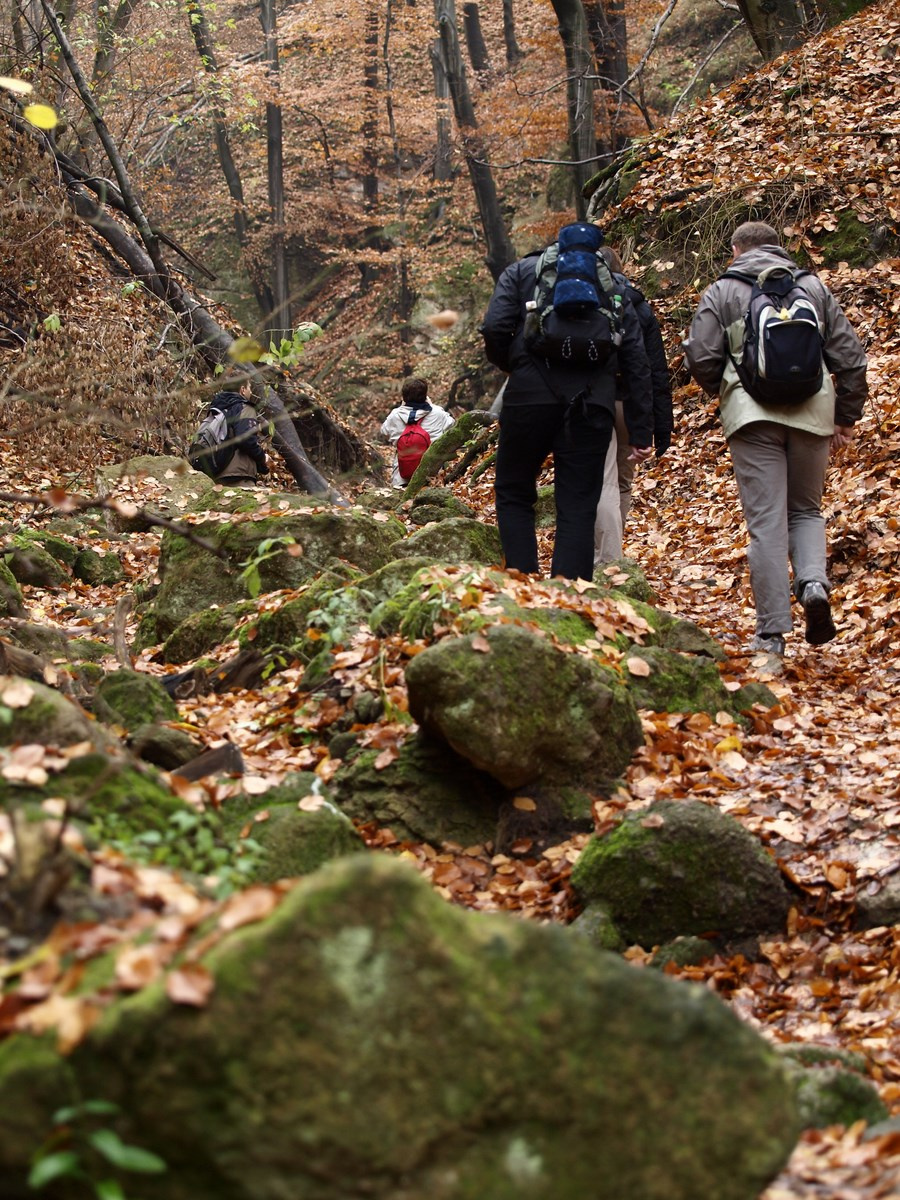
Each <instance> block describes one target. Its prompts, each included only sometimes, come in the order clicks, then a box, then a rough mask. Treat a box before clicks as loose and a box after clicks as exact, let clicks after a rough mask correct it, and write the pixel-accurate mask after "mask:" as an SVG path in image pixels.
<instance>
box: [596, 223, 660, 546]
mask: <svg viewBox="0 0 900 1200" xmlns="http://www.w3.org/2000/svg"><path fill="white" fill-rule="evenodd" d="M600 253H601V254H602V255H603V257H604V259H605V260H606V263H607V265H608V266H609V269H610V270H611V271H612V272H613V278H614V279H615V280H616V282H617V283H620V284H621V285H622V287H623V288H624V291H625V295H626V296H627V297H628V299H629V300H630V301H631V303H632V305H633V306H634V311H635V312H636V313H637V318H638V321H639V323H640V326H641V336H642V337H643V339H644V349H645V350H646V351H647V359H648V361H649V363H650V384H651V389H652V392H653V446H654V448H655V450H656V457H657V458H662V456H663V455H664V454H665V452H666V451H667V450H668V449H669V446H670V445H671V442H672V429H673V425H674V420H673V415H672V381H671V378H670V375H669V363H668V360H667V358H666V347H665V344H664V342H663V337H662V332H661V330H660V328H659V322H658V321H657V319H656V315H655V314H654V312H653V309H652V308H651V307H650V305H649V304H648V303H647V300H646V298H645V296H644V294H643V292H641V291H640V290H639V289H638V288H636V287H635V286H634V285H633V284H632V283H630V282H629V281H628V279H627V277H626V275H625V272H624V268H623V266H622V260H621V259H620V258H619V255H618V254H617V253H616V251H615V250H614V249H613V248H612V246H602V247H601V249H600ZM616 384H617V387H618V398H617V400H616V426H615V430H614V433H613V438H612V440H611V442H610V448H609V450H608V451H607V456H606V470H605V472H604V477H603V491H602V493H601V494H600V503H599V504H598V505H597V519H596V522H595V524H594V565H595V566H597V565H599V564H600V563H603V562H613V561H615V560H616V559H619V558H621V557H622V532H623V529H624V526H625V520H626V518H627V516H628V512H629V509H630V508H631V489H632V483H633V481H634V469H635V467H636V466H637V460H636V459H635V458H634V457H633V456H632V455H631V453H630V447H629V445H628V429H627V426H626V424H625V407H626V405H628V403H629V395H630V390H631V389H630V383H629V380H628V377H627V375H626V374H625V373H624V372H623V371H622V370H621V369H620V370H619V373H618V376H617V378H616Z"/></svg>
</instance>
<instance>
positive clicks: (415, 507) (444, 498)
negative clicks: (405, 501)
mask: <svg viewBox="0 0 900 1200" xmlns="http://www.w3.org/2000/svg"><path fill="white" fill-rule="evenodd" d="M421 509H427V510H428V511H429V512H432V511H437V510H440V512H441V514H442V515H441V516H440V517H437V518H431V517H430V518H429V519H430V520H435V519H436V520H445V519H446V518H447V517H474V516H475V512H474V510H473V509H472V508H471V507H470V506H469V505H468V504H466V503H465V502H464V501H462V500H460V499H459V497H458V496H455V495H454V494H453V492H452V491H451V490H450V488H447V487H425V488H422V490H421V491H420V492H419V493H418V494H417V496H416V497H415V499H414V500H413V502H412V505H411V506H410V510H409V511H410V519H411V520H413V521H414V522H415V524H417V525H424V524H425V521H423V520H421V519H420V518H417V517H416V515H415V514H416V513H417V512H419V511H420V510H421Z"/></svg>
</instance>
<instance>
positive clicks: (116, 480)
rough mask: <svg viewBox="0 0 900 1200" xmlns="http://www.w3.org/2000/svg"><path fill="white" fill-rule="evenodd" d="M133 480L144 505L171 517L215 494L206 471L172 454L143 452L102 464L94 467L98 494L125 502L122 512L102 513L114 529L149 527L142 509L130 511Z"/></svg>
mask: <svg viewBox="0 0 900 1200" xmlns="http://www.w3.org/2000/svg"><path fill="white" fill-rule="evenodd" d="M135 482H136V483H139V484H140V494H141V497H142V500H143V502H144V503H145V505H146V507H147V508H148V509H150V510H152V511H154V512H158V513H162V514H163V516H166V517H169V518H170V519H173V518H174V519H177V518H178V517H180V516H182V515H183V514H184V513H185V512H188V511H190V510H191V509H192V507H193V506H194V505H196V504H197V503H198V502H199V503H202V502H203V500H204V498H206V497H210V496H212V495H214V494H215V484H214V483H213V481H212V480H211V479H210V478H209V476H208V475H204V474H203V473H202V472H201V471H194V470H192V469H191V467H190V464H189V463H188V462H187V460H186V459H184V458H177V457H175V456H174V455H165V454H142V455H139V456H138V457H137V458H130V459H128V460H127V461H126V462H121V463H115V464H113V465H112V466H108V467H101V468H100V469H99V470H98V471H97V493H98V495H100V496H105V497H108V498H109V499H111V500H118V501H121V502H122V504H123V506H124V507H123V509H122V511H121V512H118V511H109V510H107V512H106V513H105V519H106V522H107V524H108V525H109V526H110V527H111V528H113V529H118V530H122V531H125V532H129V533H131V532H136V531H139V530H143V529H150V528H152V525H151V522H149V521H148V520H147V519H146V518H145V517H144V516H143V514H142V513H140V512H133V511H132V508H133V507H134V505H133V491H132V488H133V483H135ZM220 490H221V489H220Z"/></svg>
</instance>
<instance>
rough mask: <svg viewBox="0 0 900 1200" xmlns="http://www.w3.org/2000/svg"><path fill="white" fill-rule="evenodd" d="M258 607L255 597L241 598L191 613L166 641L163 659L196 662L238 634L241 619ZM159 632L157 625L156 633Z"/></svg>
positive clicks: (173, 661)
mask: <svg viewBox="0 0 900 1200" xmlns="http://www.w3.org/2000/svg"><path fill="white" fill-rule="evenodd" d="M255 611H256V604H255V602H254V601H253V600H238V601H237V602H236V603H235V604H226V605H225V607H224V608H219V607H214V608H206V609H203V610H202V611H200V612H195V613H191V615H190V616H189V617H185V619H184V620H183V621H182V622H181V623H180V624H179V625H178V626H177V627H176V628H175V629H174V630H173V631H172V633H170V634H169V636H168V637H167V638H166V640H165V642H164V643H163V648H162V660H163V662H166V663H187V662H193V661H194V659H196V658H200V656H201V655H203V654H208V653H209V652H210V651H211V650H213V649H215V647H216V646H219V645H221V643H222V642H227V641H230V640H231V638H233V637H234V635H235V627H236V625H237V623H238V621H240V620H241V619H242V618H243V617H245V616H247V615H249V614H250V613H252V612H255ZM155 634H156V630H155V627H154V630H153V636H155ZM150 644H151V645H153V644H155V643H150Z"/></svg>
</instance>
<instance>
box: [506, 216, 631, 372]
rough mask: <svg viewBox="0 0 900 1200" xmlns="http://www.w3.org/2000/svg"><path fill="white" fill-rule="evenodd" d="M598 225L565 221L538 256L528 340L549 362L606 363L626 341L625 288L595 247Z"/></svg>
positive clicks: (598, 241) (527, 319) (527, 322)
mask: <svg viewBox="0 0 900 1200" xmlns="http://www.w3.org/2000/svg"><path fill="white" fill-rule="evenodd" d="M602 243H603V234H602V233H601V232H600V230H599V229H598V228H597V226H596V225H590V224H587V223H583V222H576V223H575V224H572V225H564V226H563V227H562V229H560V231H559V238H558V240H557V241H556V242H554V243H553V245H551V246H548V247H547V249H546V250H545V251H544V252H543V254H541V256H540V257H539V259H538V261H537V266H536V275H535V286H534V299H533V300H530V301H529V302H528V303H527V305H526V316H525V346H526V348H527V349H528V350H529V351H530V352H531V353H532V354H534V355H536V356H538V357H539V358H543V359H545V360H546V362H547V364H548V365H554V364H555V365H558V366H566V367H580V368H585V367H598V366H602V365H603V364H604V363H605V362H606V361H607V360H608V359H609V358H610V357H611V356H612V354H613V353H614V352H615V350H616V349H617V348H618V346H619V345H620V344H621V341H622V292H621V287H620V286H619V285H618V284H617V283H616V282H615V280H614V279H613V277H612V274H611V272H610V270H609V267H608V266H607V264H606V262H605V260H604V259H603V258H602V257H601V256H600V255H599V254H598V253H597V252H598V250H599V249H600V246H601V245H602Z"/></svg>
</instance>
